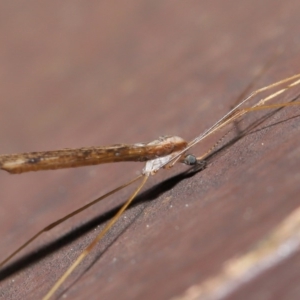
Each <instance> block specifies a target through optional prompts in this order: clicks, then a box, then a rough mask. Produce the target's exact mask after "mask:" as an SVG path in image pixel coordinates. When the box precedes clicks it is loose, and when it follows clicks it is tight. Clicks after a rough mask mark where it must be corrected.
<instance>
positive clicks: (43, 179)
mask: <svg viewBox="0 0 300 300" xmlns="http://www.w3.org/2000/svg"><path fill="white" fill-rule="evenodd" d="M105 3H106V4H105ZM299 14H300V6H299V2H298V1H296V0H287V1H284V2H283V1H271V0H266V1H258V0H255V1H251V2H250V1H249V2H246V1H243V2H241V1H237V0H231V1H220V0H219V1H196V2H195V1H175V2H174V1H153V0H151V1H150V0H149V1H146V0H145V1H135V0H131V1H117V2H103V1H102V2H99V1H89V2H83V1H64V2H61V1H51V2H48V3H46V4H42V3H38V4H37V3H35V4H34V3H26V4H25V3H23V4H21V3H19V4H18V5H17V4H16V3H14V2H11V1H8V2H3V3H1V4H0V22H1V26H0V30H1V47H0V72H1V73H0V74H1V80H0V116H1V117H0V141H1V153H3V154H9V153H18V152H25V151H42V150H56V149H60V148H70V147H84V146H99V145H110V144H115V143H135V142H147V141H151V140H153V139H156V138H157V137H158V136H160V135H167V134H169V135H178V136H181V137H183V138H185V139H187V140H190V139H192V138H194V137H195V136H196V135H198V134H200V133H201V132H203V130H205V129H206V128H208V127H209V126H210V125H212V124H213V123H214V122H215V121H217V120H218V119H219V118H220V117H221V116H222V115H224V114H225V113H226V112H228V110H229V109H230V108H231V107H232V105H233V104H234V103H235V101H236V99H237V97H238V96H239V95H240V93H241V92H242V91H243V90H244V89H245V88H246V87H247V86H248V85H249V83H251V82H252V81H253V79H254V77H255V74H256V73H257V71H258V70H259V69H260V68H261V67H263V66H264V65H265V64H266V63H267V61H269V59H270V57H272V56H274V54H275V53H276V51H278V49H280V48H281V49H282V54H281V55H280V56H279V57H278V58H277V59H276V60H275V61H274V62H273V64H272V66H271V67H270V68H269V69H268V70H267V72H266V73H265V74H264V75H263V76H262V77H261V78H260V79H259V80H258V81H257V82H256V83H255V85H254V87H253V89H255V88H258V87H261V86H264V85H266V84H268V83H272V82H274V81H276V80H279V79H281V78H284V77H287V76H291V75H293V74H296V73H299V72H300V59H299V50H300V39H299ZM298 94H299V89H298V93H297V89H295V90H294V91H292V92H291V93H289V97H288V96H282V97H281V98H280V99H279V100H280V101H281V102H284V101H288V100H291V99H292V98H293V96H295V95H298ZM266 114H268V112H263V113H261V112H260V113H259V114H255V113H253V114H252V115H251V116H249V118H247V120H246V121H245V122H246V123H243V124H241V126H242V127H243V128H245V127H246V128H247V126H248V125H251V124H252V123H253V122H254V121H256V120H257V119H260V118H261V117H262V116H265V115H266ZM299 124H300V108H297V107H294V108H290V109H284V110H280V111H278V112H277V113H276V114H273V115H271V116H269V117H268V118H266V119H265V120H264V122H263V123H261V124H259V125H258V127H256V128H255V129H253V130H251V132H250V133H248V134H247V135H246V136H245V137H243V138H242V139H239V140H238V141H237V142H235V143H233V144H231V145H230V146H228V147H225V148H224V149H223V151H221V152H218V153H216V154H215V155H214V156H213V157H212V158H211V159H210V160H209V162H208V166H207V168H206V169H205V170H204V171H201V172H199V173H197V174H194V175H189V176H185V175H178V174H180V173H181V172H183V171H184V170H185V169H186V168H185V167H184V166H178V167H176V168H175V169H174V170H171V171H161V172H159V174H157V175H156V176H153V177H152V178H151V179H150V181H149V182H148V183H147V187H146V188H145V190H144V192H143V193H142V194H141V196H139V197H138V199H137V201H136V202H135V203H136V205H134V206H133V207H131V208H130V209H129V210H128V211H127V212H126V213H125V215H124V217H123V218H122V219H121V220H120V222H118V224H117V225H116V226H115V227H114V229H113V230H112V231H111V232H110V233H109V234H108V236H106V237H105V238H104V240H103V241H102V242H101V243H100V244H99V245H98V246H97V247H96V249H95V250H94V251H93V253H92V254H91V255H90V256H89V257H88V259H86V260H85V261H84V262H83V263H82V264H81V265H80V266H79V267H78V269H77V270H76V271H75V272H74V274H72V275H71V276H70V278H69V279H68V280H67V282H66V283H65V284H64V285H63V287H62V288H61V289H60V290H59V293H58V294H57V297H60V298H61V299H64V298H65V297H66V298H67V299H171V298H174V297H180V295H183V294H184V293H185V291H187V290H188V289H189V288H190V287H191V286H194V285H200V284H201V282H203V281H204V280H206V279H208V278H211V277H214V276H216V275H217V274H218V273H219V272H220V270H221V269H222V267H223V265H224V263H225V262H226V261H227V260H228V259H231V258H233V257H236V256H237V255H242V254H243V253H245V252H247V251H249V249H251V247H253V245H255V244H256V243H257V242H258V241H259V240H261V239H262V238H263V237H264V236H266V235H267V234H268V233H269V232H271V231H272V230H273V229H274V228H275V227H276V226H277V225H278V224H280V222H281V221H282V220H284V219H285V218H286V217H287V216H288V215H289V214H290V213H291V212H292V211H293V210H295V209H296V208H297V207H298V206H299V205H300V201H299V200H300V199H299V195H300V185H299V179H300V168H299V165H300V141H299V138H298V137H299V130H300V129H299ZM214 142H215V140H214V139H211V140H209V141H206V142H204V143H202V144H201V145H199V146H197V147H195V149H194V150H193V152H194V153H195V154H199V155H201V153H203V151H206V150H207V149H208V148H209V147H210V146H211V145H212V144H213V143H214ZM142 168H143V164H140V163H121V164H119V163H118V164H115V165H102V166H91V167H84V168H79V169H70V170H57V171H44V172H39V173H28V174H22V175H9V174H7V173H6V172H1V173H0V199H1V200H0V201H1V206H0V220H1V226H0V236H1V240H0V257H1V258H4V257H5V256H7V255H8V254H9V253H11V252H12V251H14V250H15V249H16V248H17V247H18V246H20V245H21V244H22V243H23V242H25V241H26V240H27V239H28V238H30V237H31V236H32V235H34V234H35V233H36V232H37V231H38V230H40V229H41V228H43V227H45V226H46V225H48V224H49V223H51V222H52V221H54V220H56V219H58V218H60V217H62V216H64V215H66V214H67V213H69V212H71V211H72V210H74V209H76V208H78V207H80V206H81V205H83V204H85V203H88V202H89V201H91V200H93V199H94V198H96V197H97V196H99V195H102V194H104V193H105V192H107V191H109V190H110V189H113V188H115V187H116V186H118V185H120V184H122V183H124V182H126V181H128V180H130V179H131V178H133V177H134V176H136V173H137V172H138V171H139V170H141V169H142ZM131 190H132V188H131V189H128V190H125V191H121V192H119V193H118V194H116V195H114V196H112V197H110V199H108V200H106V201H104V202H102V203H100V204H98V205H96V206H94V207H93V208H90V209H88V210H87V211H85V212H83V213H81V214H80V215H79V216H77V217H74V218H73V219H72V220H70V221H67V222H65V223H64V224H62V225H60V226H59V227H57V228H55V229H53V230H52V231H50V232H48V233H46V234H44V235H43V236H41V237H40V238H39V239H38V240H37V241H35V242H34V243H33V244H32V245H30V246H29V247H28V248H26V249H25V250H23V251H22V252H21V253H19V255H18V256H17V257H16V258H14V259H13V260H12V261H11V262H9V263H8V264H7V265H6V266H5V267H3V268H2V269H1V271H0V280H1V282H0V299H39V298H41V297H42V296H43V295H44V294H45V293H46V292H47V291H48V290H49V288H50V287H51V286H52V285H53V283H54V282H55V281H56V280H57V279H58V278H59V277H60V276H61V275H62V274H63V272H64V270H66V268H67V267H68V266H69V265H70V264H71V262H72V261H73V260H74V259H75V258H76V257H77V256H78V255H79V253H80V252H81V251H82V249H83V248H84V247H85V246H86V245H87V244H88V243H89V242H90V241H91V240H92V239H93V237H94V236H95V234H96V233H97V232H99V230H100V229H101V228H102V227H103V226H104V224H105V222H106V221H107V220H108V219H109V218H110V217H111V215H112V213H113V212H114V211H115V208H116V207H118V206H119V205H120V204H121V203H123V202H124V201H125V199H126V197H127V196H128V195H129V194H130V191H131ZM299 263H300V259H299V253H296V254H294V255H291V256H289V257H287V259H286V260H284V261H283V262H281V264H277V265H274V266H273V268H272V269H269V270H268V271H266V272H262V273H260V274H259V275H258V276H257V277H255V278H253V279H252V280H251V281H250V282H249V283H247V284H240V285H239V286H238V287H237V289H236V290H235V291H234V292H233V293H232V294H230V295H227V296H226V297H227V298H226V297H225V296H224V297H223V298H222V299H225V298H226V299H299V297H300V291H299V276H300V271H299V267H298V265H299ZM279 295H280V297H279V298H278V296H279Z"/></svg>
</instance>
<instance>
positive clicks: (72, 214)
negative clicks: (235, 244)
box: [0, 175, 143, 267]
mask: <svg viewBox="0 0 300 300" xmlns="http://www.w3.org/2000/svg"><path fill="white" fill-rule="evenodd" d="M142 176H143V175H139V176H138V177H136V178H134V179H133V180H131V181H129V182H127V183H125V184H123V185H121V186H119V187H117V188H116V189H114V190H112V191H110V192H108V193H106V194H105V195H103V196H101V197H99V198H97V199H95V200H94V201H92V202H90V203H88V204H86V205H84V206H82V207H81V208H79V209H77V210H75V211H73V212H72V213H70V214H68V215H66V216H64V217H63V218H61V219H59V220H56V221H55V222H53V223H51V224H49V225H48V226H46V227H45V228H43V229H42V230H41V231H39V232H38V233H36V234H35V235H34V236H33V237H32V238H31V239H29V240H28V241H27V242H25V243H24V244H23V245H22V246H21V247H19V248H18V249H17V250H16V251H14V252H13V253H12V254H11V255H9V256H8V257H7V258H6V259H4V260H3V261H2V262H1V263H0V267H2V266H3V265H4V264H5V263H7V262H8V261H9V260H10V259H11V258H12V257H14V256H15V255H16V254H17V253H19V252H20V251H21V250H22V249H24V248H25V247H26V246H28V245H29V244H30V243H31V242H33V241H34V240H35V239H36V238H38V237H39V236H40V235H41V234H42V233H44V232H46V231H49V230H51V229H52V228H54V227H56V226H57V225H59V224H60V223H62V222H64V221H66V220H67V219H69V218H71V217H73V216H75V215H76V214H78V213H80V212H82V211H83V210H85V209H87V208H88V207H90V206H92V205H94V204H95V203H97V202H99V201H100V200H103V199H105V198H106V197H108V196H110V195H112V194H114V193H116V192H117V191H119V190H121V189H123V188H125V187H127V186H128V185H130V184H132V183H134V182H135V181H137V180H138V179H140V178H141V177H142Z"/></svg>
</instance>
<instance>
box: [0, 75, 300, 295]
mask: <svg viewBox="0 0 300 300" xmlns="http://www.w3.org/2000/svg"><path fill="white" fill-rule="evenodd" d="M284 84H286V85H285V86H283V87H281V88H279V89H278V90H277V91H275V92H273V93H271V94H270V95H269V96H267V97H263V98H262V99H260V100H259V101H257V102H256V104H254V105H252V106H248V107H244V105H245V106H247V103H249V102H250V100H251V99H252V98H254V97H255V96H257V95H258V94H260V93H262V92H265V91H267V90H270V89H273V88H276V87H280V86H282V85H284ZM299 84H300V74H296V75H294V76H291V77H288V78H285V79H283V80H280V81H277V82H275V83H273V84H270V85H268V86H265V87H263V88H260V89H258V90H256V91H254V92H252V93H251V94H250V95H249V96H248V97H246V98H244V99H243V100H242V101H241V102H240V103H239V104H237V105H236V106H235V107H234V108H233V109H231V110H230V111H229V112H228V113H227V114H225V115H224V116H223V117H222V118H221V119H220V120H218V121H217V122H216V123H215V124H214V125H212V126H211V127H210V128H209V129H207V130H205V131H204V132H203V133H202V134H200V135H199V136H197V137H196V138H194V139H193V140H192V141H190V142H186V141H185V140H184V139H182V138H180V137H177V136H164V137H160V138H159V139H158V140H155V141H152V142H150V143H136V144H132V145H126V144H117V145H112V146H107V147H89V148H79V149H62V150H57V151H45V152H31V153H22V154H12V155H0V168H1V169H3V170H5V171H7V172H9V173H11V174H16V173H23V172H29V171H40V170H53V169H61V168H72V167H79V166H87V165H96V164H102V163H111V162H120V161H138V162H146V164H145V167H144V168H143V170H142V173H141V174H140V175H139V176H137V177H136V178H134V179H132V180H131V181H129V182H127V183H125V184H124V185H122V186H119V187H117V188H116V189H114V190H112V191H110V192H108V193H107V194H105V195H103V196H101V197H99V198H97V199H95V200H94V201H92V202H90V203H89V204H87V205H85V206H83V207H81V208H79V209H77V210H75V211H73V212H72V213H70V214H68V215H66V216H65V217H63V218H61V219H59V220H57V221H55V222H53V223H51V224H49V225H48V226H46V227H45V228H43V229H42V230H40V231H39V232H38V233H37V234H35V235H34V236H33V237H32V238H31V239H29V240H28V241H27V242H26V243H24V244H23V245H22V246H21V247H19V248H18V249H17V250H16V251H14V252H13V253H12V254H11V255H9V256H8V257H7V258H6V259H5V260H3V261H2V262H1V263H0V266H3V265H4V264H5V263H7V262H8V261H9V260H10V259H11V258H12V257H14V256H15V255H16V254H17V253H19V252H20V251H21V250H22V249H23V248H25V247H26V246H27V245H28V244H30V243H31V242H33V240H35V239H36V238H37V237H38V236H40V235H41V234H42V233H44V232H46V231H48V230H50V229H52V228H53V227H55V226H57V225H58V224H60V223H62V222H64V221H65V220H67V219H69V218H71V217H72V216H74V215H76V214H78V213H79V212H81V211H83V210H85V209H86V208H88V207H89V206H91V205H93V204H95V203H96V202H98V201H100V200H102V199H104V198H106V197H108V196H109V195H111V194H113V193H115V192H117V191H119V190H121V189H123V188H125V187H127V186H129V185H131V184H132V183H134V182H136V181H138V180H141V182H140V184H139V185H138V187H137V188H136V189H135V191H134V192H133V193H132V195H131V196H130V197H129V198H128V199H127V201H126V202H125V203H124V204H123V206H122V207H121V208H120V209H119V211H118V212H117V213H116V215H115V216H114V217H113V218H112V219H111V220H110V221H109V222H108V223H107V224H106V226H105V227H104V229H103V230H102V231H101V232H100V233H99V234H98V235H97V236H96V237H95V238H94V240H93V241H92V242H91V243H90V244H89V245H88V246H87V247H86V248H85V250H84V251H83V252H82V253H81V254H80V255H79V256H78V258H77V259H76V260H75V261H74V262H73V263H72V264H71V266H70V267H69V268H68V269H67V271H66V272H65V273H64V274H63V275H62V276H61V278H60V279H59V280H58V281H57V282H56V283H55V284H54V286H53V287H52V288H51V290H50V291H48V293H47V294H46V295H45V296H44V298H43V299H45V300H46V299H50V298H52V296H54V294H55V293H56V291H57V290H58V288H59V287H60V286H61V285H62V284H63V283H64V282H65V280H66V279H67V277H68V276H69V275H70V274H71V273H72V272H73V271H74V269H75V268H76V267H77V266H78V265H79V263H80V262H81V261H82V260H83V259H84V258H85V257H86V256H87V255H88V254H89V253H90V252H91V250H92V249H93V248H94V247H95V245H96V244H97V243H98V242H99V241H100V240H101V239H102V238H103V236H104V235H105V234H106V233H107V232H108V231H109V230H110V229H111V227H112V226H113V225H114V224H115V223H116V222H117V220H118V219H119V218H120V216H121V215H122V214H123V212H124V211H125V210H126V208H127V207H128V206H129V205H130V204H131V202H132V201H133V200H134V198H135V197H136V196H137V194H138V193H139V192H140V190H141V189H142V188H143V186H144V185H145V183H146V181H147V180H148V178H149V177H150V176H151V175H154V174H156V173H157V172H158V171H159V170H160V169H163V168H164V169H168V168H172V167H173V166H174V165H175V164H176V163H177V162H180V163H183V164H185V165H188V166H193V167H195V168H197V167H200V168H201V167H202V166H203V165H204V162H205V158H207V157H208V156H209V155H210V154H211V152H212V151H213V149H214V148H215V145H216V144H215V145H214V146H213V147H212V148H210V149H209V150H208V151H207V152H206V153H204V154H202V156H200V157H197V156H195V155H193V154H191V153H189V150H190V149H191V148H192V147H193V146H195V145H196V144H198V143H199V142H200V141H202V140H204V139H205V138H206V137H208V136H211V135H212V134H213V133H215V132H218V131H219V130H220V129H222V128H223V127H225V126H226V125H228V124H230V123H233V122H234V121H237V120H238V119H240V118H242V117H243V116H244V115H246V114H248V113H250V112H254V111H257V110H263V109H275V108H282V107H286V106H295V105H300V101H292V102H286V103H275V104H274V103H270V101H271V100H272V99H274V98H276V97H277V96H279V95H280V94H282V93H284V92H285V91H287V90H289V89H290V88H292V87H294V86H296V85H299Z"/></svg>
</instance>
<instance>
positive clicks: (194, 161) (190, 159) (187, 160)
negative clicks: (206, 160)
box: [183, 154, 197, 166]
mask: <svg viewBox="0 0 300 300" xmlns="http://www.w3.org/2000/svg"><path fill="white" fill-rule="evenodd" d="M183 163H185V164H186V165H188V166H194V165H196V164H197V158H196V156H194V155H192V154H188V155H187V156H186V157H185V158H184V161H183Z"/></svg>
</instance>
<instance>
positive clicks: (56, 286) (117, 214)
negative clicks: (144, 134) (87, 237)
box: [43, 174, 149, 300]
mask: <svg viewBox="0 0 300 300" xmlns="http://www.w3.org/2000/svg"><path fill="white" fill-rule="evenodd" d="M148 178H149V175H148V174H145V175H144V178H143V180H142V182H141V184H140V185H139V186H138V187H137V189H136V190H135V191H134V193H133V194H132V195H131V196H130V197H129V199H128V200H127V201H126V202H125V203H124V205H123V206H122V207H121V208H120V210H119V211H118V212H117V213H116V215H115V216H114V217H113V218H112V219H111V220H110V221H109V223H108V224H107V225H106V226H105V227H104V229H103V230H102V231H101V232H100V233H99V234H98V235H97V236H96V238H95V239H94V240H93V241H92V242H91V243H90V244H89V245H88V246H87V247H86V248H85V249H84V250H83V252H82V253H81V254H80V255H79V256H78V258H77V259H76V260H75V261H74V262H73V264H72V265H71V266H70V267H69V268H68V269H67V271H66V272H65V273H64V274H63V276H62V277H61V278H60V279H59V280H58V281H57V282H56V283H55V285H54V286H53V287H52V288H51V290H50V291H49V292H48V293H47V294H46V295H45V297H44V298H43V300H48V299H50V298H51V297H52V296H53V295H54V293H55V292H56V291H57V289H58V288H59V287H60V286H61V285H62V284H63V283H64V281H65V280H66V279H67V278H68V277H69V275H70V274H71V273H72V272H73V271H74V269H75V268H76V267H77V266H78V265H79V264H80V262H81V261H82V260H83V259H84V258H85V257H86V256H87V255H88V254H89V253H90V252H91V251H92V249H93V248H94V247H95V246H96V245H97V243H98V242H99V241H100V240H101V239H102V238H103V237H104V235H105V234H106V233H107V231H108V230H109V229H110V228H111V227H112V226H113V225H114V224H115V223H116V222H117V221H118V219H119V218H120V216H121V215H122V214H123V212H124V211H125V210H126V208H127V207H128V206H129V205H130V203H131V202H132V201H133V200H134V198H135V197H136V195H137V194H138V193H139V191H140V190H141V189H142V188H143V186H144V185H145V183H146V181H147V179H148Z"/></svg>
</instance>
